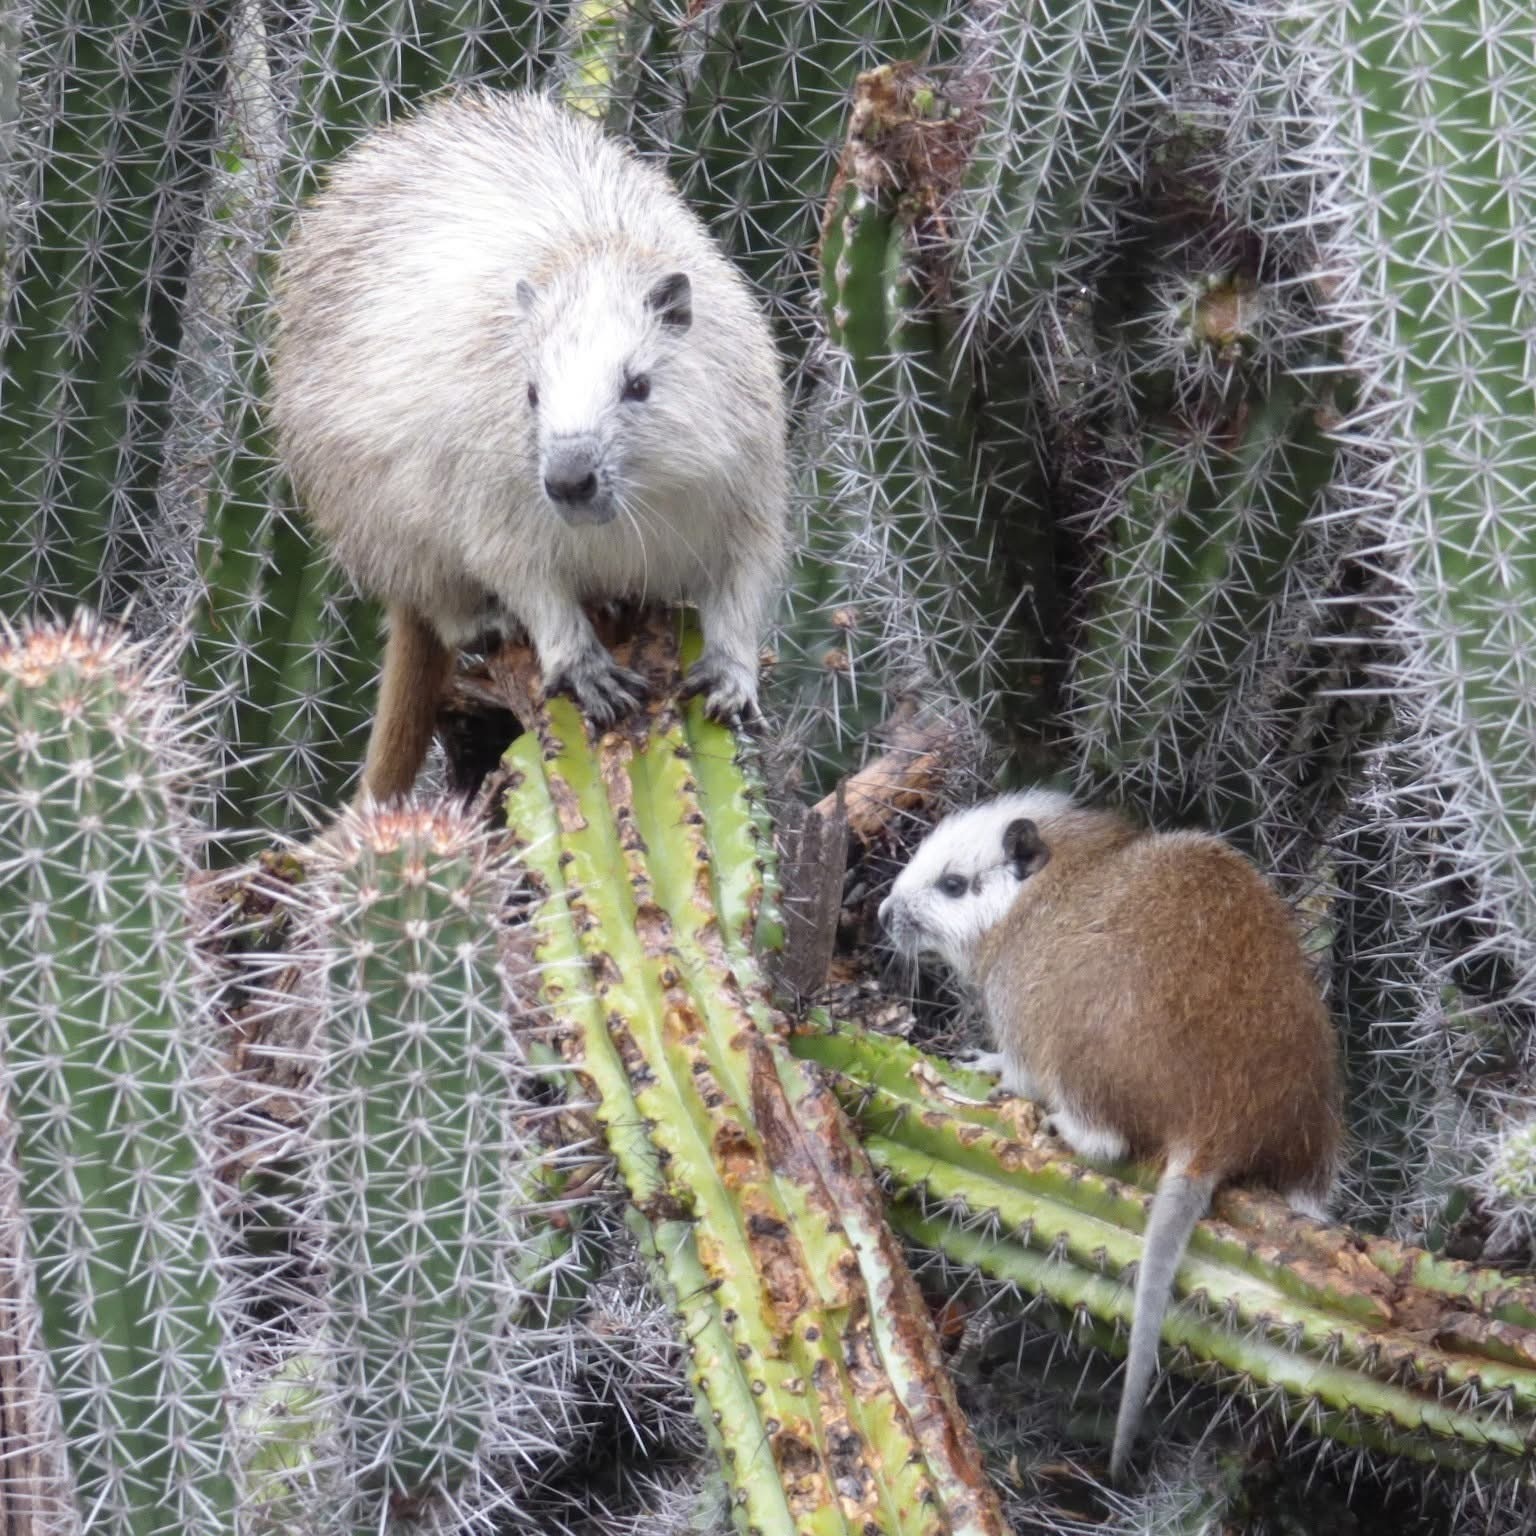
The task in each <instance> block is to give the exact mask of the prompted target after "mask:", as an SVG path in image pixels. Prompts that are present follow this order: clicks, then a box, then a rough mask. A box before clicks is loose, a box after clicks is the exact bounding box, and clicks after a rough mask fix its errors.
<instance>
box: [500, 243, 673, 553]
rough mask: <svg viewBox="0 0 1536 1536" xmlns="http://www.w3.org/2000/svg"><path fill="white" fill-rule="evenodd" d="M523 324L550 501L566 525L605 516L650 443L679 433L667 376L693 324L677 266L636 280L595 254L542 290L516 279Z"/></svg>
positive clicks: (531, 406)
mask: <svg viewBox="0 0 1536 1536" xmlns="http://www.w3.org/2000/svg"><path fill="white" fill-rule="evenodd" d="M517 302H518V307H519V309H521V311H522V313H523V319H524V322H525V324H526V326H527V349H526V356H527V362H528V403H527V407H526V408H527V411H528V415H529V419H530V422H531V423H532V425H533V430H534V432H535V434H536V436H537V441H538V454H539V473H540V477H541V481H542V484H543V487H544V495H545V498H546V499H547V500H548V502H549V504H550V506H551V507H552V508H553V509H554V510H555V511H556V512H558V513H559V514H560V516H561V517H562V518H564V519H565V521H566V522H567V523H572V524H583V523H606V522H609V521H611V520H612V519H613V518H614V517H615V516H616V515H617V514H618V512H619V511H620V510H621V509H622V507H623V505H624V502H625V497H626V493H627V492H631V491H632V490H633V488H634V485H635V482H636V479H637V474H638V472H639V470H640V469H641V465H642V462H643V460H644V459H645V458H646V456H647V454H646V450H647V445H658V450H659V448H660V446H661V445H666V444H667V443H669V442H670V444H671V445H672V450H673V452H674V453H676V452H677V450H678V447H679V445H680V444H681V443H684V442H686V441H687V438H688V425H689V420H688V417H689V412H688V409H687V406H688V404H690V403H691V404H692V405H694V406H696V405H697V403H698V402H697V401H696V400H693V401H691V402H685V400H684V399H683V395H684V391H683V390H682V389H680V388H679V387H677V381H676V380H675V379H673V378H671V377H670V376H669V375H670V374H671V372H672V370H671V369H669V367H668V364H669V362H671V361H672V359H673V356H674V354H675V353H676V351H677V348H678V345H679V343H680V342H681V341H682V340H683V338H684V337H685V336H686V335H687V332H688V330H689V327H690V326H691V325H692V324H693V285H692V283H691V282H690V281H689V278H688V274H687V273H686V272H667V273H664V274H661V275H657V276H652V277H649V278H648V279H646V280H645V281H643V282H640V283H638V284H637V282H636V279H635V275H634V273H633V271H632V270H630V269H628V268H626V267H625V266H624V265H623V264H620V263H615V262H611V261H603V260H592V261H584V262H579V263H577V264H575V265H574V266H573V267H570V268H566V269H563V270H562V271H560V272H559V273H558V274H557V275H556V276H555V277H553V278H552V279H551V280H550V282H549V284H548V286H547V287H545V288H542V289H537V288H535V287H534V285H533V284H532V283H530V282H527V281H522V282H519V283H518V285H517Z"/></svg>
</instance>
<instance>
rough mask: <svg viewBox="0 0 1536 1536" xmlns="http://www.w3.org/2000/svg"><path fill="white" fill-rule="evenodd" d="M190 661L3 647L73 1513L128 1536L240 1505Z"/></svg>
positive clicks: (107, 645) (48, 627)
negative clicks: (229, 1426)
mask: <svg viewBox="0 0 1536 1536" xmlns="http://www.w3.org/2000/svg"><path fill="white" fill-rule="evenodd" d="M172 662H173V658H172V657H171V656H169V655H168V654H167V653H165V652H164V651H163V650H162V651H161V652H159V653H155V652H153V651H149V650H146V649H144V648H142V647H137V646H133V645H130V644H129V643H128V642H127V641H126V640H125V638H124V637H123V636H122V635H121V634H118V633H115V632H113V631H111V630H109V629H107V628H105V627H103V626H101V625H99V624H97V623H95V622H93V621H91V620H88V619H77V620H76V621H74V622H73V623H71V624H69V625H67V626H63V625H56V624H44V625H38V626H35V627H32V628H29V629H25V630H23V631H21V632H19V633H18V632H15V631H7V632H6V633H5V634H4V635H3V637H0V761H3V762H4V763H5V777H4V779H3V780H0V986H3V989H4V995H5V999H6V1006H5V1009H4V1010H3V1017H4V1039H3V1042H0V1054H3V1057H4V1063H5V1069H4V1080H3V1089H4V1096H5V1100H6V1105H5V1109H6V1118H7V1121H8V1125H9V1136H10V1137H11V1138H13V1142H12V1145H13V1147H14V1151H15V1155H16V1157H17V1172H18V1194H19V1204H20V1218H19V1219H20V1221H21V1223H22V1228H23V1231H24V1247H25V1252H26V1257H27V1261H28V1262H29V1264H30V1268H31V1273H32V1276H33V1280H32V1285H33V1288H34V1289H35V1293H36V1295H37V1297H38V1298H39V1300H40V1303H41V1317H40V1321H39V1324H38V1327H37V1335H36V1342H37V1345H38V1346H39V1347H40V1348H41V1349H42V1350H44V1351H46V1355H47V1360H48V1364H49V1367H50V1370H51V1377H52V1391H53V1393H54V1395H55V1397H56V1400H57V1407H58V1416H59V1420H60V1423H61V1425H62V1431H63V1437H64V1446H65V1452H66V1459H67V1462H68V1465H69V1470H70V1473H71V1475H72V1478H73V1487H74V1494H75V1500H76V1503H77V1507H78V1510H79V1512H80V1516H81V1518H83V1519H85V1520H87V1521H88V1522H89V1525H88V1528H89V1529H90V1530H93V1531H104V1532H105V1531H112V1532H121V1533H123V1536H128V1533H134V1536H148V1533H151V1532H164V1533H169V1532H173V1531H176V1532H208V1533H210V1536H211V1533H212V1532H215V1531H219V1532H224V1531H228V1530H230V1529H231V1528H232V1521H233V1518H234V1512H235V1509H236V1507H237V1506H236V1488H235V1483H234V1479H233V1469H232V1467H231V1466H230V1464H229V1456H228V1454H227V1451H226V1447H225V1439H224V1429H225V1425H224V1422H223V1421H224V1416H225V1395H226V1393H227V1391H228V1385H229V1357H228V1349H227V1343H226V1339H225V1335H224V1331H223V1328H224V1324H223V1317H224V1313H223V1309H222V1307H221V1302H220V1284H219V1276H218V1273H217V1269H216V1264H215V1245H214V1237H213V1225H212V1217H211V1208H210V1207H211V1191H212V1184H211V1170H210V1167H209V1165H208V1156H207V1152H206V1150H205V1148H204V1147H203V1145H202V1123H203V1122H204V1121H205V1119H206V1118H207V1117H206V1111H205V1107H204V1105H203V1102H202V1090H201V1086H200V1085H201V1084H202V1083H203V1081H204V1080H205V1079H206V1077H207V1075H208V1073H209V1070H210V1066H211V1055H210V1046H211V1044H212V1042H211V1040H210V1038H209V1035H208V1032H207V1029H206V1013H205V1012H204V1010H203V1007H202V1004H201V1001H200V997H199V991H200V988H199V978H198V968H197V965H196V962H195V960H194V956H193V952H192V949H191V946H190V943H189V940H190V937H191V935H190V932H189V924H188V912H187V908H186V896H185V890H184V886H183V882H184V881H185V879H186V877H187V875H188V874H189V873H190V871H191V869H192V867H193V865H192V854H193V848H194V842H193V835H192V824H191V821H190V817H189V814H188V805H187V801H186V790H185V786H186V785H187V784H188V782H189V781H195V779H196V777H197V776H198V775H199V773H200V772H201V771H203V770H201V769H200V765H199V754H198V752H197V750H196V747H195V742H194V738H193V737H192V735H191V733H190V727H189V726H188V724H187V722H186V721H185V720H184V719H183V717H182V715H181V712H180V708H179V704H178V698H177V690H176V685H175V683H174V680H173V677H172V674H171V667H172ZM6 1450H7V1454H8V1455H17V1456H19V1454H20V1452H21V1450H22V1447H20V1446H12V1445H7V1447H6Z"/></svg>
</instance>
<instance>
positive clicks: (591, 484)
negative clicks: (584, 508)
mask: <svg viewBox="0 0 1536 1536" xmlns="http://www.w3.org/2000/svg"><path fill="white" fill-rule="evenodd" d="M544 494H545V495H546V496H548V497H549V499H550V500H551V501H560V502H567V503H571V504H576V503H579V502H583V501H591V500H592V498H593V497H594V496H596V495H597V476H596V475H594V474H593V473H592V471H591V470H590V469H589V470H588V471H587V472H586V474H584V475H583V476H582V477H581V479H580V480H557V479H556V478H555V477H554V476H553V475H545V476H544Z"/></svg>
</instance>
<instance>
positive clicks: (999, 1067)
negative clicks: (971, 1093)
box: [955, 1051, 1008, 1077]
mask: <svg viewBox="0 0 1536 1536" xmlns="http://www.w3.org/2000/svg"><path fill="white" fill-rule="evenodd" d="M955 1065H956V1066H957V1067H964V1068H965V1070H966V1071H967V1072H985V1073H986V1074H987V1076H988V1077H1002V1076H1003V1075H1004V1074H1005V1073H1006V1072H1007V1071H1008V1058H1007V1057H1006V1056H1005V1055H1003V1053H1002V1052H1001V1051H961V1052H960V1054H959V1055H958V1056H956V1057H955Z"/></svg>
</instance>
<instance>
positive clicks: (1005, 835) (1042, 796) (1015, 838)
mask: <svg viewBox="0 0 1536 1536" xmlns="http://www.w3.org/2000/svg"><path fill="white" fill-rule="evenodd" d="M1071 805H1072V802H1071V801H1070V799H1068V797H1067V796H1066V795H1062V794H1058V793H1057V792H1056V791H1054V790H1048V789H1031V790H1025V791H1024V792H1022V793H1020V794H1014V795H1002V796H999V797H998V798H997V799H996V800H987V801H985V802H983V803H982V804H981V805H973V806H971V807H970V808H969V809H968V810H964V811H956V812H955V813H954V814H953V815H952V816H946V817H945V818H944V820H943V821H941V822H940V823H939V824H938V825H937V826H936V827H935V828H934V829H933V831H932V832H930V833H929V834H928V836H927V837H926V838H924V839H923V841H922V843H921V844H920V845H919V846H918V850H917V852H916V853H914V854H913V855H912V861H911V863H909V864H908V865H907V867H906V868H905V869H904V870H902V872H901V873H900V874H899V875H898V876H897V877H896V883H895V884H894V885H893V886H892V887H891V894H890V895H889V896H887V897H886V898H885V900H884V901H883V902H881V904H880V921H881V922H882V923H883V924H884V926H885V929H886V931H887V932H888V933H889V934H890V936H891V942H892V943H893V944H894V945H895V947H896V949H897V951H898V952H899V953H901V954H903V955H905V956H907V957H908V958H909V959H912V960H919V959H923V958H925V957H931V956H937V957H938V958H939V959H941V960H943V961H945V962H946V963H947V964H948V965H950V966H952V967H953V968H954V969H955V970H956V971H957V972H958V973H959V974H960V975H961V977H962V978H965V979H967V980H969V979H971V975H972V971H973V968H974V964H975V960H976V953H977V949H978V946H979V945H980V943H981V941H982V939H983V938H985V937H986V935H987V934H988V933H989V932H990V931H991V930H992V929H993V928H994V927H995V926H996V925H997V924H998V923H999V922H1001V921H1002V919H1003V918H1004V917H1005V916H1006V915H1007V912H1008V909H1009V908H1010V907H1011V906H1012V905H1013V903H1014V898H1015V897H1016V896H1017V895H1018V894H1019V887H1020V885H1021V884H1022V883H1023V882H1024V881H1026V880H1028V879H1029V878H1030V876H1031V875H1035V874H1038V873H1039V871H1040V870H1042V869H1043V868H1044V867H1045V866H1046V864H1047V863H1048V862H1049V860H1050V857H1051V850H1050V846H1049V843H1048V841H1047V837H1046V836H1043V835H1042V833H1041V825H1040V824H1041V823H1044V824H1045V825H1046V830H1047V833H1048V832H1049V825H1050V822H1051V821H1052V820H1053V819H1054V818H1056V817H1059V816H1060V815H1061V814H1062V813H1063V812H1066V811H1068V810H1070V809H1071Z"/></svg>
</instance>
